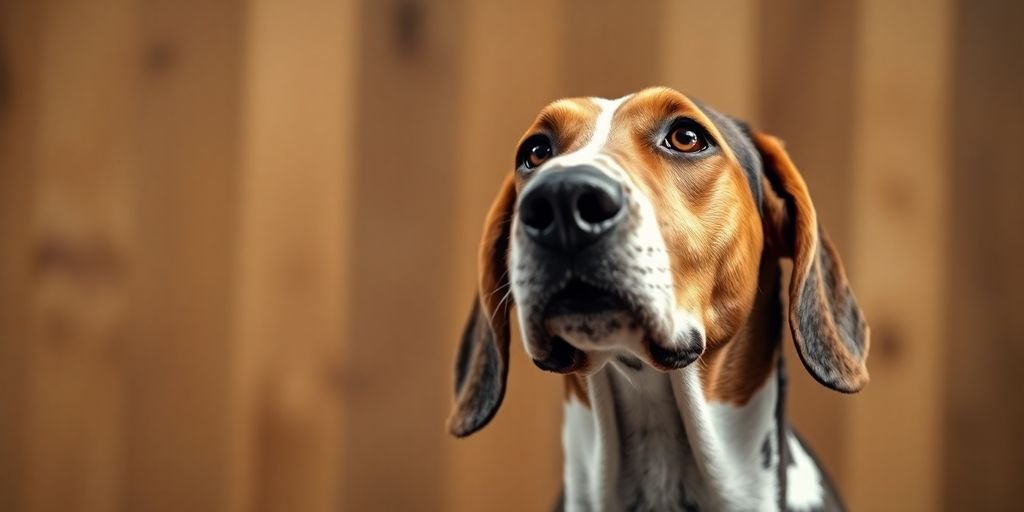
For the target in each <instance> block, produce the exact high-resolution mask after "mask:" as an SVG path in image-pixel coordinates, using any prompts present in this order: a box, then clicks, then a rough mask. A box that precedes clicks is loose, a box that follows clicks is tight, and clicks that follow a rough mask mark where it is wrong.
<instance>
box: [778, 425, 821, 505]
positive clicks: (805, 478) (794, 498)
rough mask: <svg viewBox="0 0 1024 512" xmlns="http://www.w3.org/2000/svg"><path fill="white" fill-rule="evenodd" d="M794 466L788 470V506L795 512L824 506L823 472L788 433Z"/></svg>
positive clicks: (798, 442)
mask: <svg viewBox="0 0 1024 512" xmlns="http://www.w3.org/2000/svg"><path fill="white" fill-rule="evenodd" d="M786 441H787V443H788V444H789V454H790V457H792V458H793V465H791V466H790V467H789V468H787V470H786V505H787V506H788V507H789V508H790V509H792V510H794V511H798V510H812V509H815V508H817V507H820V506H822V504H824V501H825V496H824V494H825V489H824V487H823V486H822V485H821V472H820V471H818V465H817V464H815V463H814V459H812V458H811V457H810V455H807V452H806V451H804V447H803V446H802V445H801V444H800V441H798V440H797V439H796V437H795V436H794V435H793V433H792V432H787V433H786Z"/></svg>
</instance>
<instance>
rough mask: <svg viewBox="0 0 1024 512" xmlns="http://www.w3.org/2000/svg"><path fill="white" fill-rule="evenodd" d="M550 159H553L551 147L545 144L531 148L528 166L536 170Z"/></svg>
mask: <svg viewBox="0 0 1024 512" xmlns="http://www.w3.org/2000/svg"><path fill="white" fill-rule="evenodd" d="M548 158H551V145H550V144H548V143H546V142H544V143H540V144H537V145H536V146H533V147H532V148H530V153H529V154H528V155H527V157H526V166H527V167H529V168H531V169H534V168H537V167H540V165H541V164H543V163H544V162H545V161H547V159H548Z"/></svg>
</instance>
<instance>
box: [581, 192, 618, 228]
mask: <svg viewBox="0 0 1024 512" xmlns="http://www.w3.org/2000/svg"><path fill="white" fill-rule="evenodd" d="M620 209H622V200H621V198H617V197H615V196H614V195H613V194H610V193H608V192H606V191H604V190H588V191H586V192H584V193H582V194H580V196H579V198H578V199H577V200H576V211H577V212H578V213H579V216H580V219H581V220H583V221H584V222H586V223H588V224H600V223H602V222H604V221H606V220H608V219H611V218H612V217H615V215H616V214H617V213H619V210H620Z"/></svg>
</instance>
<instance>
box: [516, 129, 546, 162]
mask: <svg viewBox="0 0 1024 512" xmlns="http://www.w3.org/2000/svg"><path fill="white" fill-rule="evenodd" d="M554 153H555V150H554V148H553V147H552V146H551V139H549V138H548V137H547V135H544V134H543V133H538V134H536V135H534V136H532V137H530V138H528V139H526V140H525V141H524V142H523V145H522V146H519V151H518V153H517V154H516V166H517V167H519V168H520V169H536V168H537V167H540V166H541V165H543V164H544V162H546V161H548V159H549V158H551V156H552V155H554Z"/></svg>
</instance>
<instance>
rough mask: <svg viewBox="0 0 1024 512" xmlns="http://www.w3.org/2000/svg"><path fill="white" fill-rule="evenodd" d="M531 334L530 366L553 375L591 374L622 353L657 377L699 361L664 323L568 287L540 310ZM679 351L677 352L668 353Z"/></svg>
mask: <svg viewBox="0 0 1024 512" xmlns="http://www.w3.org/2000/svg"><path fill="white" fill-rule="evenodd" d="M542 311H543V315H542V316H541V322H539V323H538V324H535V325H536V328H535V329H533V336H534V337H535V339H536V341H539V342H540V343H535V344H534V346H535V347H538V346H539V347H543V350H542V351H541V352H542V353H541V354H539V357H535V358H534V363H535V364H536V365H537V366H538V367H540V368H541V369H543V370H547V371H551V372H556V373H580V374H585V373H588V372H589V371H596V370H597V369H599V368H600V367H601V366H603V364H602V363H603V361H607V360H609V359H610V358H611V356H613V355H616V354H623V353H628V354H630V355H633V356H635V357H636V358H639V359H640V360H641V361H644V362H645V363H647V365H648V366H651V367H653V368H656V369H658V370H662V371H668V370H675V369H679V368H682V367H684V366H687V365H689V364H690V363H692V362H693V361H695V360H696V359H697V358H698V357H700V353H701V351H700V350H694V349H693V348H690V347H692V344H691V343H682V344H680V343H677V341H678V340H675V339H673V336H672V334H671V332H670V331H671V329H667V328H666V327H665V326H666V325H668V326H670V325H672V324H671V322H670V321H667V320H666V319H661V318H655V317H654V315H652V314H651V313H650V310H649V309H646V308H644V307H643V306H642V305H638V304H636V302H635V301H631V300H630V299H629V297H628V296H625V295H623V294H620V293H617V292H615V291H613V290H609V289H605V288H599V287H596V286H592V285H588V284H585V283H582V282H570V283H569V284H568V285H567V286H565V287H564V288H563V289H562V290H560V291H559V292H557V293H556V294H554V295H553V296H552V297H551V299H550V300H549V301H548V303H547V304H546V305H545V306H544V307H543V308H542ZM674 347H679V348H674Z"/></svg>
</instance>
